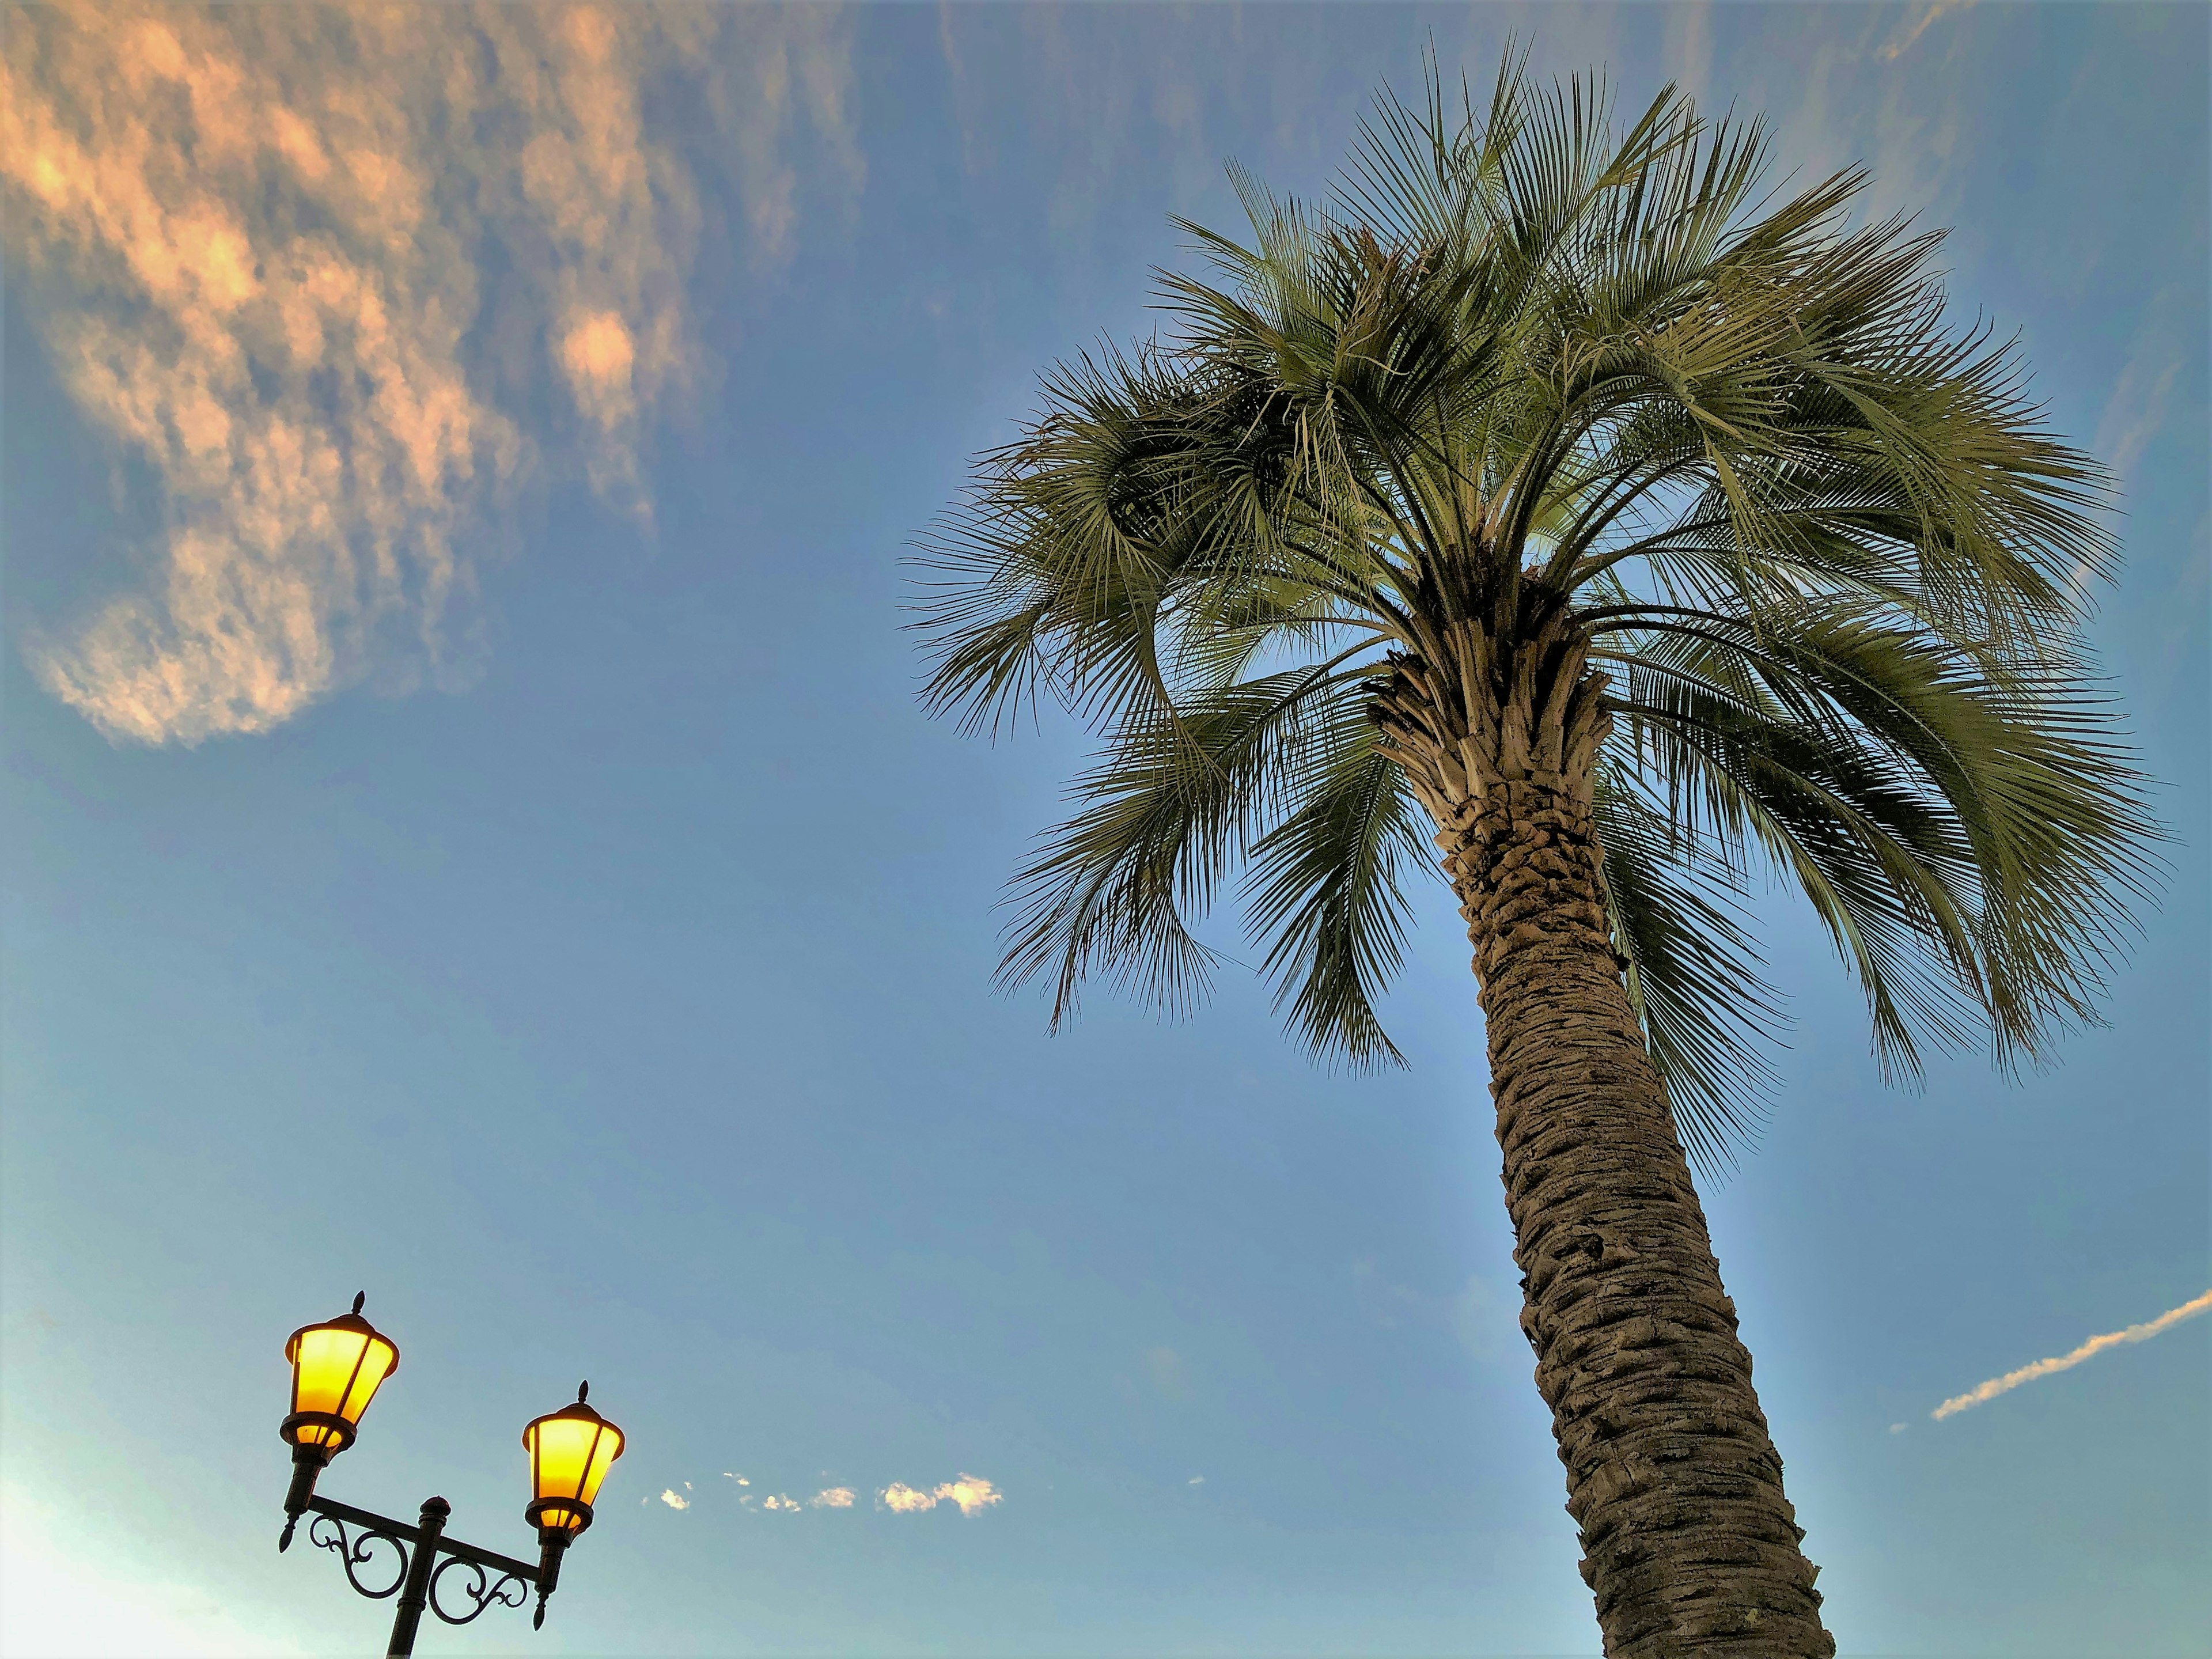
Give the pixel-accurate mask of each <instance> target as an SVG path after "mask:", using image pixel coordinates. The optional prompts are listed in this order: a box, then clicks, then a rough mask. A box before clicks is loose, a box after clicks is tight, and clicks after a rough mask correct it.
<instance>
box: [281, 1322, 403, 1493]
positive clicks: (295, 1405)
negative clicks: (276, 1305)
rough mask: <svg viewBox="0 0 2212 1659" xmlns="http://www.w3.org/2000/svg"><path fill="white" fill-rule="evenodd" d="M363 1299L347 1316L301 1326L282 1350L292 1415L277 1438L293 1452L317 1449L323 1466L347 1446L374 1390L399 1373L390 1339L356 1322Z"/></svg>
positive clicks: (285, 1421)
mask: <svg viewBox="0 0 2212 1659" xmlns="http://www.w3.org/2000/svg"><path fill="white" fill-rule="evenodd" d="M367 1299H368V1293H367V1292H366V1291H363V1292H362V1294H360V1295H358V1296H356V1297H354V1299H353V1311H352V1312H351V1313H343V1314H340V1315H339V1316H337V1318H336V1319H332V1320H330V1321H327V1322H325V1323H323V1324H320V1325H303V1326H301V1328H299V1329H298V1330H296V1331H295V1332H293V1333H292V1340H290V1341H289V1342H287V1343H286V1344H285V1345H284V1358H287V1359H289V1360H290V1361H291V1362H292V1414H291V1415H290V1416H289V1417H288V1418H286V1419H284V1423H283V1428H282V1429H281V1430H280V1431H279V1432H280V1433H282V1434H283V1437H284V1438H285V1439H287V1440H289V1441H290V1442H291V1443H293V1444H294V1445H295V1446H301V1447H317V1448H320V1449H322V1450H323V1451H324V1453H325V1459H324V1461H325V1462H328V1461H329V1459H330V1458H331V1457H335V1456H336V1455H337V1454H338V1453H340V1452H342V1451H343V1450H344V1449H346V1448H347V1447H348V1446H350V1445H351V1444H353V1441H354V1436H355V1434H356V1432H357V1431H359V1429H360V1427H361V1414H362V1413H363V1412H365V1411H367V1410H368V1402H369V1401H371V1400H374V1398H375V1397H376V1389H377V1385H378V1384H379V1383H382V1382H383V1381H384V1379H385V1378H386V1377H387V1376H391V1375H392V1372H394V1371H396V1370H398V1369H399V1350H398V1347H397V1346H394V1344H393V1343H392V1339H391V1338H389V1337H387V1336H386V1335H384V1334H382V1333H381V1332H380V1331H379V1330H378V1329H377V1328H376V1327H375V1326H374V1325H372V1324H370V1323H369V1322H368V1321H367V1320H366V1319H363V1318H362V1316H361V1304H362V1303H363V1302H364V1301H366V1300H367Z"/></svg>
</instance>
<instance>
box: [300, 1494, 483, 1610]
mask: <svg viewBox="0 0 2212 1659" xmlns="http://www.w3.org/2000/svg"><path fill="white" fill-rule="evenodd" d="M325 1527H328V1528H331V1531H332V1532H333V1533H335V1534H337V1535H336V1536H335V1537H327V1536H325V1534H324V1532H323V1528H325ZM307 1541H308V1542H309V1543H311V1544H313V1545H314V1546H316V1547H318V1548H319V1549H326V1550H335V1551H336V1552H337V1558H338V1560H339V1561H340V1562H341V1563H342V1564H343V1565H344V1567H345V1576H346V1579H347V1581H348V1582H349V1583H351V1584H352V1585H353V1587H354V1589H356V1590H358V1591H359V1592H360V1593H361V1594H362V1595H366V1596H367V1597H368V1599H369V1600H370V1601H382V1600H384V1598H385V1597H386V1596H387V1595H398V1594H399V1587H400V1586H401V1585H402V1584H404V1583H406V1582H407V1546H406V1544H405V1543H404V1541H402V1540H400V1539H399V1538H398V1537H397V1536H395V1535H394V1534H391V1533H388V1532H384V1531H381V1530H380V1529H376V1528H368V1529H366V1530H364V1531H363V1532H362V1535H361V1538H360V1540H359V1541H355V1540H354V1539H353V1538H352V1537H351V1536H350V1535H349V1534H348V1533H347V1531H346V1523H345V1522H343V1521H341V1520H339V1519H338V1518H337V1516H334V1515H325V1514H322V1513H320V1512H318V1513H317V1515H316V1516H315V1518H314V1519H313V1521H312V1522H308V1524H307ZM379 1544H389V1545H391V1546H392V1548H393V1549H394V1550H395V1551H397V1552H398V1556H399V1571H398V1572H396V1573H394V1574H392V1582H391V1583H388V1584H386V1586H385V1587H384V1588H383V1589H370V1588H369V1587H368V1585H367V1584H364V1583H362V1582H361V1576H360V1575H359V1574H358V1573H356V1571H354V1569H355V1568H356V1567H359V1566H365V1565H368V1559H369V1552H370V1551H371V1550H373V1549H374V1547H376V1546H377V1545H379ZM517 1605H518V1606H519V1605H520V1603H517Z"/></svg>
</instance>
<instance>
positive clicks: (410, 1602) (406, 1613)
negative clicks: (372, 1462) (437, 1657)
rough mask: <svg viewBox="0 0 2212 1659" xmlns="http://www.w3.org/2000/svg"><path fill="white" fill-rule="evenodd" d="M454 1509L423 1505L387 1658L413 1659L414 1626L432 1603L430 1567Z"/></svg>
mask: <svg viewBox="0 0 2212 1659" xmlns="http://www.w3.org/2000/svg"><path fill="white" fill-rule="evenodd" d="M452 1513H453V1505H452V1504H448V1503H447V1501H446V1500H445V1499H444V1498H431V1499H430V1500H429V1501H428V1503H426V1504H423V1505H422V1521H421V1522H420V1523H419V1524H418V1526H417V1527H416V1533H415V1540H416V1542H415V1559H413V1560H411V1561H410V1562H409V1563H408V1564H407V1582H406V1583H405V1584H404V1586H403V1587H402V1588H401V1589H400V1592H399V1611H398V1613H396V1614H394V1615H393V1617H392V1646H391V1647H390V1649H388V1650H386V1654H385V1659H410V1656H411V1655H412V1654H413V1653H414V1651H415V1627H416V1626H417V1625H419V1624H421V1623H422V1609H423V1608H424V1607H428V1606H429V1604H430V1568H431V1565H432V1564H433V1563H434V1562H435V1561H436V1560H437V1559H438V1539H439V1535H440V1534H442V1533H443V1532H444V1531H445V1530H446V1517H447V1516H449V1515H451V1514H452Z"/></svg>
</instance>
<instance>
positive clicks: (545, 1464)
mask: <svg viewBox="0 0 2212 1659" xmlns="http://www.w3.org/2000/svg"><path fill="white" fill-rule="evenodd" d="M591 1391H592V1385H591V1384H590V1383H580V1384H579V1385H578V1387H577V1389H576V1403H575V1404H574V1405H573V1406H563V1407H562V1408H561V1409H560V1410H559V1411H557V1412H553V1413H549V1414H548V1415H546V1416H544V1417H541V1418H538V1419H536V1420H535V1421H534V1422H532V1424H531V1425H530V1426H529V1427H528V1428H526V1429H525V1430H524V1431H522V1449H523V1450H525V1451H526V1452H528V1453H529V1454H530V1506H529V1508H527V1509H526V1510H523V1512H522V1515H523V1518H524V1519H525V1520H526V1521H528V1522H530V1524H531V1525H532V1526H533V1527H536V1528H538V1534H539V1535H540V1536H541V1537H543V1536H544V1534H546V1533H547V1532H560V1533H566V1534H569V1535H570V1536H572V1537H573V1536H574V1534H577V1533H580V1532H581V1531H583V1529H584V1528H586V1527H588V1526H590V1525H591V1524H592V1500H593V1499H595V1498H598V1497H599V1482H601V1481H602V1480H605V1479H606V1478H607V1470H608V1469H609V1468H611V1467H612V1466H613V1464H614V1461H615V1459H617V1457H620V1456H621V1455H622V1453H623V1431H621V1430H620V1429H618V1428H617V1427H616V1426H615V1425H613V1424H611V1423H610V1422H608V1421H607V1419H605V1418H604V1417H602V1416H600V1415H599V1413H597V1412H595V1411H593V1410H592V1408H591V1407H589V1406H587V1405H586V1404H585V1403H584V1402H585V1401H586V1398H587V1397H588V1396H589V1395H590V1394H591Z"/></svg>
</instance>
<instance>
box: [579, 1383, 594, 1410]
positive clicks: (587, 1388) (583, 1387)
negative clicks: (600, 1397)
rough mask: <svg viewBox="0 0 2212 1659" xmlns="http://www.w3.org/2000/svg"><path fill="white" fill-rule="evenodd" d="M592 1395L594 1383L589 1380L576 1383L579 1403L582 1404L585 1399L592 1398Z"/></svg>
mask: <svg viewBox="0 0 2212 1659" xmlns="http://www.w3.org/2000/svg"><path fill="white" fill-rule="evenodd" d="M591 1396H592V1385H591V1384H590V1383H578V1384H576V1403H577V1404H578V1405H582V1404H583V1403H584V1401H586V1400H588V1399H590V1398H591Z"/></svg>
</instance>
